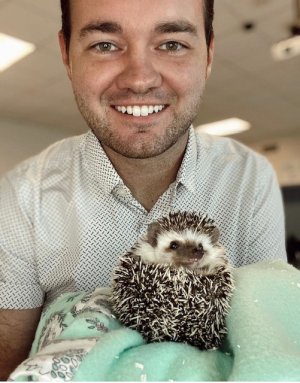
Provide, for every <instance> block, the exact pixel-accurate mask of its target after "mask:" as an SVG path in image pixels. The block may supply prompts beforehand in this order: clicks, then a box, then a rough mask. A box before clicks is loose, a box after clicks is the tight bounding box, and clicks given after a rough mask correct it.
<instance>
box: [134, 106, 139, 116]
mask: <svg viewBox="0 0 300 383" xmlns="http://www.w3.org/2000/svg"><path fill="white" fill-rule="evenodd" d="M132 114H133V115H134V117H140V115H141V108H140V107H139V106H134V107H133V108H132Z"/></svg>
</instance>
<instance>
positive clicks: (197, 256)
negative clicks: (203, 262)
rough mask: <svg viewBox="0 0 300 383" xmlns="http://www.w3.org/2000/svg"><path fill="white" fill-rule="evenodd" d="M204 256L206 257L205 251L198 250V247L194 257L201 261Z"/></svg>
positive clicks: (194, 251) (195, 249)
mask: <svg viewBox="0 0 300 383" xmlns="http://www.w3.org/2000/svg"><path fill="white" fill-rule="evenodd" d="M203 255H204V251H203V249H199V248H197V247H195V248H194V250H193V256H194V257H195V258H198V259H201V258H202V257H203Z"/></svg>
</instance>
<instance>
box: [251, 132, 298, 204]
mask: <svg viewBox="0 0 300 383" xmlns="http://www.w3.org/2000/svg"><path fill="white" fill-rule="evenodd" d="M249 146H251V147H252V149H254V150H256V151H258V152H259V153H261V154H263V155H264V156H266V157H267V158H268V159H269V161H270V162H271V163H272V165H273V167H274V169H275V170H276V173H277V177H278V180H279V183H280V185H281V186H295V185H300V136H296V137H291V138H282V139H277V140H274V141H272V140H269V141H265V142H259V143H255V144H252V145H249ZM299 198H300V197H299Z"/></svg>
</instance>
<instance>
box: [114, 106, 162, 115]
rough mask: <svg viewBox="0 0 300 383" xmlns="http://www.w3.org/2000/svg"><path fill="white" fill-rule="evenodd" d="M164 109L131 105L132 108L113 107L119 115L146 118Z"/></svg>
mask: <svg viewBox="0 0 300 383" xmlns="http://www.w3.org/2000/svg"><path fill="white" fill-rule="evenodd" d="M164 108H165V106H164V105H143V106H138V105H133V106H115V109H116V110H117V111H118V112H120V113H123V114H124V113H127V114H132V115H133V116H134V117H140V116H143V117H147V116H148V115H149V114H152V113H154V112H155V113H158V112H161V111H162V110H163V109H164Z"/></svg>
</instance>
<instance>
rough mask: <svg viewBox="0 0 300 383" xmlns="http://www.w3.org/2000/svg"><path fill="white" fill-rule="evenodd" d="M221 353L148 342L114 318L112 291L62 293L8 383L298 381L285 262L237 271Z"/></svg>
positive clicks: (297, 312)
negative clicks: (17, 382) (29, 382)
mask: <svg viewBox="0 0 300 383" xmlns="http://www.w3.org/2000/svg"><path fill="white" fill-rule="evenodd" d="M234 279H235V286H236V288H235V291H234V294H233V298H232V302H231V310H230V313H229V315H228V317H227V327H228V336H227V338H226V339H225V341H224V344H223V347H222V349H220V350H211V351H200V350H198V349H197V348H195V347H192V346H189V345H186V344H180V343H172V342H164V343H152V344H145V342H144V341H143V339H142V337H141V336H140V335H139V334H138V333H137V332H136V331H133V330H130V329H128V328H124V327H123V326H121V325H120V324H119V322H118V321H117V320H116V319H115V318H114V317H113V315H112V313H111V311H110V307H109V304H108V298H109V290H108V289H103V288H102V289H96V290H95V291H94V292H93V293H92V294H86V293H85V294H83V293H80V294H79V293H72V294H65V295H63V296H62V297H60V298H59V299H58V300H57V301H56V302H55V303H53V304H52V305H51V306H50V307H49V309H48V310H47V311H46V313H45V314H44V315H43V317H42V320H41V322H40V325H39V328H38V331H37V335H36V339H35V341H34V344H33V347H32V351H31V355H30V358H29V359H27V360H26V361H24V362H23V363H22V364H21V365H20V366H19V367H18V368H17V369H16V370H15V371H14V373H13V374H12V375H11V376H10V379H12V380H20V381H22V380H27V379H30V380H43V381H46V380H47V381H48V380H53V381H65V380H73V381H220V380H221V381H226V380H229V381H245V380H255V381H267V380H269V381H270V380H272V381H283V380H284V381H300V271H299V270H297V269H295V268H293V267H292V266H290V265H288V264H286V263H284V262H282V261H274V262H268V263H257V264H254V265H249V266H245V267H242V268H240V269H236V270H234Z"/></svg>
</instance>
